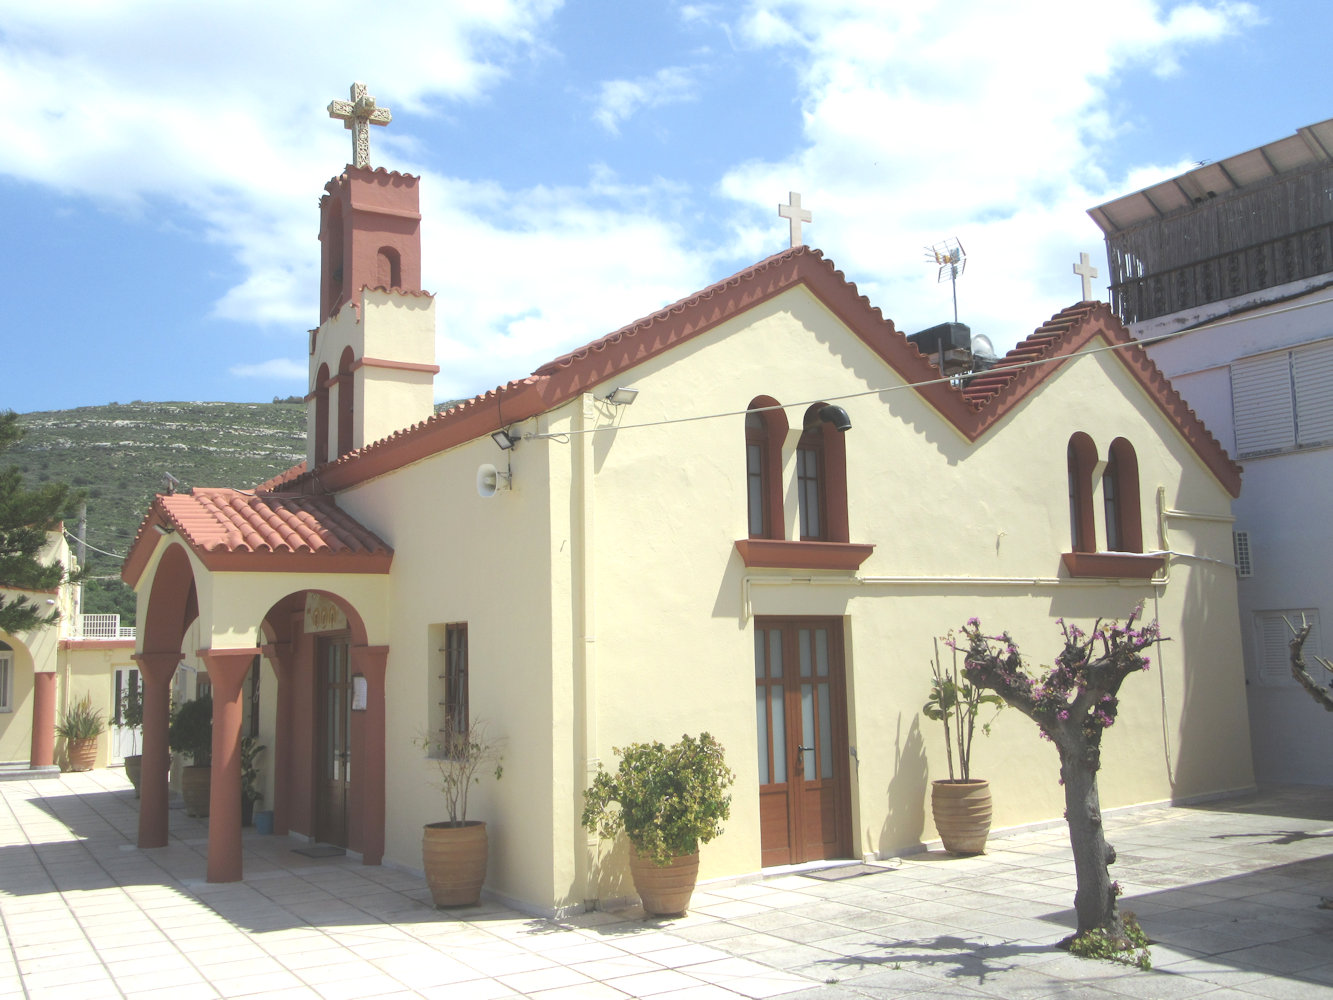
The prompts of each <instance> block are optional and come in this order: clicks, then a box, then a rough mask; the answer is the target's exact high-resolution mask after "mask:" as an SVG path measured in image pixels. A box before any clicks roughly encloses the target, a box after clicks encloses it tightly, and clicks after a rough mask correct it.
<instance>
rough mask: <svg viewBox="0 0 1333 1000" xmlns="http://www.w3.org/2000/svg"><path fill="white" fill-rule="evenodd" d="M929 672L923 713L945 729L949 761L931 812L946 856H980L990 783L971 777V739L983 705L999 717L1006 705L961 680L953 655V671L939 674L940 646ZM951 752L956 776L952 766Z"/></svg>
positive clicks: (986, 726) (933, 792) (986, 729)
mask: <svg viewBox="0 0 1333 1000" xmlns="http://www.w3.org/2000/svg"><path fill="white" fill-rule="evenodd" d="M931 669H932V674H933V676H932V678H931V683H930V700H928V701H927V702H926V703H925V705H923V706H922V708H921V714H922V715H924V716H925V717H926V718H928V719H934V720H935V721H936V722H941V723H943V724H944V756H945V759H946V760H947V761H948V762H949V777H948V778H941V779H939V780H937V781H932V782H931V783H930V812H931V815H932V816H933V817H934V819H935V829H936V830H938V831H939V834H940V840H941V841H942V842H943V844H944V849H945V850H946V851H948V852H949V853H950V854H981V853H982V852H984V851H985V850H986V838H987V837H988V836H989V835H990V820H991V796H990V782H989V781H987V780H986V779H985V778H973V777H972V737H973V735H974V734H975V733H976V729H977V713H978V712H979V711H980V709H981V706H982V705H994V706H995V710H996V711H997V712H998V711H999V710H1000V709H1001V708H1003V707H1004V702H1003V701H1002V700H1001V699H1000V697H999V696H998V695H994V694H983V693H982V690H981V688H979V687H977V686H976V685H974V684H972V683H971V682H970V681H969V680H968V679H967V678H966V677H962V676H960V675H959V672H958V657H957V651H955V655H954V663H953V666H952V669H950V670H944V669H942V668H941V667H940V647H939V643H936V644H935V659H934V661H933V662H932V663H931ZM951 720H952V723H953V725H952V726H950V721H951ZM981 732H982V733H983V734H984V735H989V734H990V723H988V722H987V723H982V726H981ZM955 749H956V750H957V752H958V771H957V772H955V771H954V766H953V762H954V751H955Z"/></svg>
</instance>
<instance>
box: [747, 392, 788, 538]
mask: <svg viewBox="0 0 1333 1000" xmlns="http://www.w3.org/2000/svg"><path fill="white" fill-rule="evenodd" d="M747 409H748V410H749V411H750V412H748V413H746V415H745V478H746V507H747V517H748V522H749V529H748V530H749V535H750V537H751V538H782V537H783V534H784V531H785V518H784V516H783V509H782V442H783V441H784V440H785V439H786V436H787V415H786V413H784V412H783V411H782V409H781V407H779V405H778V401H777V400H775V399H773V397H771V396H756V397H755V398H754V399H752V400H750V405H749V407H747Z"/></svg>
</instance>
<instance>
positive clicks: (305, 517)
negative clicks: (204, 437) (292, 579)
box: [121, 488, 393, 583]
mask: <svg viewBox="0 0 1333 1000" xmlns="http://www.w3.org/2000/svg"><path fill="white" fill-rule="evenodd" d="M159 530H161V531H164V532H166V533H168V534H169V533H171V532H175V533H177V534H179V535H180V537H181V539H182V541H184V542H185V544H186V545H188V546H189V547H190V549H191V550H193V551H194V553H195V554H196V555H197V556H198V557H199V558H200V560H201V561H202V562H203V563H204V565H205V566H207V567H209V568H210V569H213V570H241V571H245V570H272V571H278V572H310V573H318V572H338V573H346V572H357V573H385V572H388V569H389V564H390V563H391V561H392V559H393V550H392V549H390V548H389V546H388V545H386V544H385V543H384V542H383V541H382V540H381V539H380V538H379V537H378V536H376V535H375V534H374V532H372V531H370V530H368V529H367V528H366V527H364V526H363V525H362V524H360V523H359V522H358V521H357V520H356V519H355V518H353V517H352V516H351V515H350V514H348V513H347V512H346V511H344V510H342V509H340V508H339V507H338V505H337V503H336V502H335V501H334V499H333V498H332V497H328V496H295V495H283V494H277V493H265V494H250V493H243V492H241V491H239V490H232V489H203V488H200V489H195V490H193V491H192V492H190V493H174V494H166V495H163V494H159V495H158V496H156V497H155V498H154V499H153V503H152V506H151V507H150V508H149V511H148V516H147V517H146V518H144V521H143V524H142V525H140V527H139V532H138V535H137V536H136V537H135V540H134V544H133V545H132V546H131V548H130V554H129V555H128V556H127V557H126V559H125V566H124V569H123V570H122V574H121V575H122V576H123V577H124V578H125V580H126V581H127V582H131V583H132V582H133V581H134V580H137V578H138V576H139V574H140V573H142V571H143V569H144V567H145V566H146V564H147V561H148V557H149V555H151V553H152V551H153V548H154V545H155V543H156V538H155V537H154V535H155V533H157V532H158V531H159Z"/></svg>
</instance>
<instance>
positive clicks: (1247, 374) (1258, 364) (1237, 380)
mask: <svg viewBox="0 0 1333 1000" xmlns="http://www.w3.org/2000/svg"><path fill="white" fill-rule="evenodd" d="M1231 409H1232V416H1233V418H1234V420H1235V423H1236V454H1237V457H1239V458H1247V457H1250V456H1253V455H1264V454H1268V453H1269V452H1274V451H1283V450H1285V449H1289V448H1294V447H1296V420H1295V414H1294V413H1293V411H1292V398H1291V359H1290V356H1289V354H1288V353H1287V352H1286V351H1283V352H1282V353H1281V354H1265V355H1263V356H1262V357H1258V358H1245V359H1244V360H1241V361H1236V362H1234V363H1233V364H1232V366H1231Z"/></svg>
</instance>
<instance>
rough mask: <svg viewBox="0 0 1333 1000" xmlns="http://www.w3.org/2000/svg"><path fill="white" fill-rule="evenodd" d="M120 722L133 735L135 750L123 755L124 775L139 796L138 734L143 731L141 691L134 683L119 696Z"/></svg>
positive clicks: (140, 772) (140, 762)
mask: <svg viewBox="0 0 1333 1000" xmlns="http://www.w3.org/2000/svg"><path fill="white" fill-rule="evenodd" d="M120 722H121V725H123V726H124V727H125V728H126V729H129V730H130V731H131V732H132V733H133V734H134V735H133V736H132V737H131V739H132V740H133V743H132V744H131V746H133V747H134V749H135V752H134V753H132V754H126V755H125V777H127V778H129V779H130V784H131V785H133V786H134V797H135V798H136V799H137V798H138V797H139V778H140V775H141V774H142V773H143V754H141V753H139V752H138V749H139V734H140V733H142V732H143V692H142V691H141V690H140V689H139V687H138V686H137V685H136V686H134V687H129V688H126V689H125V692H124V693H123V694H122V695H121V696H120Z"/></svg>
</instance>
